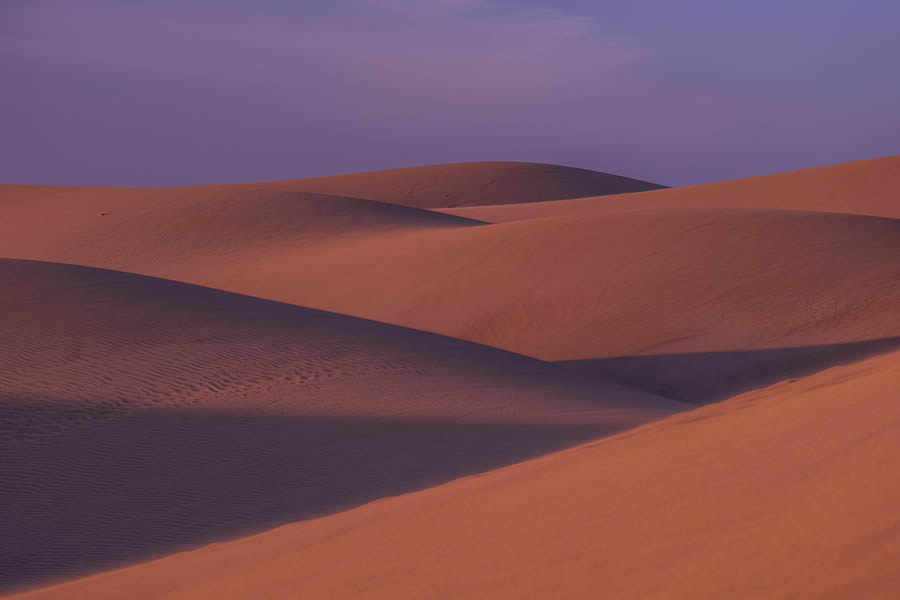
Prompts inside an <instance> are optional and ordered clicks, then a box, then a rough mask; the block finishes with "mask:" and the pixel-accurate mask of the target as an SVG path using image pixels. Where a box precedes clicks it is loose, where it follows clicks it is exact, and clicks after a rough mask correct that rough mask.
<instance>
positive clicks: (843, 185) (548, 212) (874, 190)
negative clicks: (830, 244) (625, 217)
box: [444, 156, 900, 223]
mask: <svg viewBox="0 0 900 600" xmlns="http://www.w3.org/2000/svg"><path fill="white" fill-rule="evenodd" d="M898 189H900V156H888V157H885V158H877V159H873V160H860V161H855V162H848V163H840V164H836V165H828V166H825V167H816V168H812V169H803V170H800V171H788V172H785V173H775V174H774V175H764V176H762V177H751V178H747V179H735V180H733V181H722V182H718V183H707V184H704V185H689V186H684V187H679V188H672V189H670V190H667V191H666V192H665V193H661V194H630V195H628V196H620V197H612V198H602V199H600V198H593V197H592V198H578V199H573V200H570V201H564V202H552V203H540V204H530V205H527V206H525V205H519V206H512V204H515V202H514V201H511V202H510V203H508V204H509V205H506V206H496V207H494V206H485V207H472V208H460V209H448V210H446V211H444V212H449V213H453V214H458V215H463V216H467V217H471V218H473V219H478V220H483V221H490V222H492V223H493V222H499V221H512V220H518V219H531V218H535V217H549V216H563V215H576V214H585V213H590V214H600V213H606V212H611V211H621V210H633V209H648V208H724V207H728V208H771V209H790V210H810V211H826V212H841V213H849V214H855V215H869V216H874V217H891V218H894V219H896V218H900V201H898V200H897V190H898ZM495 204H496V203H495Z"/></svg>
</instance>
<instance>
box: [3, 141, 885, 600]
mask: <svg viewBox="0 0 900 600" xmlns="http://www.w3.org/2000/svg"><path fill="white" fill-rule="evenodd" d="M653 187H655V186H653V185H652V184H646V183H644V182H637V181H635V180H629V179H627V178H617V177H615V176H610V175H606V174H602V173H595V172H591V171H583V170H578V169H568V168H566V167H557V166H552V165H533V164H526V163H462V164H456V165H439V166H434V167H417V168H411V169H397V170H392V171H383V172H374V173H362V174H353V175H344V176H336V177H328V178H313V179H305V180H293V181H283V182H271V183H259V184H240V185H219V186H194V187H185V188H66V187H48V186H0V215H2V218H0V256H5V257H7V258H3V259H0V289H3V290H4V292H3V294H2V295H0V339H3V341H4V348H5V350H4V352H3V354H2V355H0V400H2V404H0V483H2V485H3V488H4V494H3V495H2V496H0V509H2V514H4V515H5V518H4V520H3V522H2V523H0V540H3V542H2V543H0V590H7V591H10V592H13V591H17V590H20V589H22V588H23V586H24V587H38V588H40V589H37V590H36V591H35V592H34V594H36V596H35V597H37V596H40V597H60V598H78V597H83V598H103V597H110V598H111V597H137V598H140V597H148V598H197V597H200V598H202V597H234V598H244V597H250V596H253V597H266V596H269V597H314V598H328V597H333V598H342V597H347V598H350V597H353V598H358V597H399V598H402V597H410V598H421V597H448V598H449V597H510V598H513V597H515V598H520V597H529V594H530V595H531V596H533V597H572V598H579V597H585V598H593V597H598V596H600V597H617V598H619V597H621V598H626V597H627V598H630V597H642V598H643V597H660V598H673V597H685V598H688V597H690V598H697V597H701V598H706V597H708V598H721V597H748V598H756V597H767V598H768V597H786V598H787V597H820V596H821V597H829V596H833V597H847V596H852V597H887V596H888V595H889V594H888V592H889V591H890V590H891V589H892V586H896V585H898V583H900V582H898V580H897V579H896V577H895V576H894V574H893V569H892V568H891V567H890V565H892V564H894V563H895V562H896V561H897V559H898V558H900V553H898V546H897V544H896V542H895V541H894V539H895V538H896V536H895V535H891V534H890V532H891V531H892V530H893V529H896V528H897V527H898V523H897V517H895V516H894V512H895V511H893V510H892V508H891V506H892V505H893V504H895V503H896V502H897V500H898V499H900V498H898V495H900V494H898V491H900V487H898V486H897V485H896V484H895V483H894V482H893V481H892V478H891V477H890V476H889V474H890V473H892V472H893V471H896V469H897V465H896V461H897V459H896V456H900V454H898V452H897V450H898V449H900V448H897V447H896V444H895V443H894V439H895V438H897V436H896V435H895V433H896V432H895V431H893V429H892V427H895V426H896V425H897V424H900V423H898V413H897V409H896V407H895V405H896V397H897V396H896V389H898V384H900V371H898V360H900V355H898V354H896V353H894V350H895V349H896V348H898V347H900V260H898V259H897V257H898V256H900V222H898V220H897V219H898V218H900V204H898V202H897V198H898V196H897V190H898V189H900V158H898V157H893V158H886V159H879V160H873V161H862V162H857V163H847V164H843V165H834V166H830V167H822V168H819V169H810V170H805V171H797V172H792V173H782V174H777V175H772V176H767V177H760V178H753V179H747V180H738V181H733V182H722V183H716V184H708V185H703V186H692V187H686V188H675V189H667V190H656V191H649V192H644V191H642V190H647V189H652V188H653ZM617 192H637V193H627V194H626V193H620V194H619V195H605V196H603V197H598V195H603V194H615V193H617ZM579 196H590V197H584V198H581V197H579ZM544 200H553V201H551V202H546V201H544ZM448 206H462V207H465V208H453V209H445V210H442V211H440V212H439V211H435V210H429V209H433V208H441V207H448ZM450 213H452V214H450ZM429 332H430V333H429ZM836 365H845V366H836ZM766 386H771V387H766ZM741 394H743V395H741ZM716 400H723V402H720V403H717V404H710V405H709V406H705V407H701V408H696V409H694V410H688V411H687V412H683V413H681V414H679V415H675V416H668V417H667V415H671V414H672V413H673V412H678V411H685V410H687V409H689V408H690V407H691V406H692V405H697V404H703V403H708V402H711V401H716ZM665 417H667V418H665ZM660 418H663V419H662V420H659V421H657V422H655V423H653V424H650V425H644V426H643V427H640V428H639V429H636V430H634V431H631V432H628V433H624V434H619V435H615V436H613V437H608V438H605V439H604V440H602V441H599V442H595V443H591V444H588V445H586V446H585V445H582V446H579V447H578V448H575V449H571V450H563V451H561V452H557V453H555V454H551V455H549V456H546V457H544V458H535V457H537V456H539V455H542V454H547V453H551V452H554V451H559V450H560V449H561V448H565V447H570V446H573V445H576V444H584V443H585V442H586V441H588V440H592V439H594V440H596V439H599V438H602V437H603V436H609V435H610V434H614V433H615V432H617V431H620V430H622V429H624V428H630V427H635V426H638V425H641V424H642V423H646V422H648V421H651V420H656V419H660ZM523 461H524V462H523ZM511 463H521V464H516V465H513V466H507V465H510V464H511ZM464 476H471V477H468V478H464V479H461V480H458V481H452V480H454V479H458V478H460V477H464ZM424 488H430V489H427V490H424V491H416V490H423V489H424ZM387 496H397V497H396V498H390V499H383V500H379V499H380V498H385V497H387ZM354 507H356V508H354ZM273 527H278V528H277V529H272V528H273ZM892 528H893V529H892ZM265 530H270V531H265ZM259 532H264V533H261V534H259V535H252V536H251V534H257V533H259ZM247 536H251V537H247ZM227 540H232V541H227ZM220 542H221V543H220ZM204 544H212V545H207V546H204ZM185 551H187V552H186V553H185ZM158 557H162V558H160V559H159V560H153V561H152V562H141V561H147V560H150V559H155V558H158ZM134 563H137V564H134ZM126 565H133V566H128V567H127V568H125V569H123V570H117V571H111V570H110V569H114V568H119V567H122V566H126ZM92 573H99V574H97V575H93V576H89V575H90V574H92ZM73 577H74V578H76V579H75V580H74V581H72V582H71V583H68V584H64V585H63V586H61V587H52V586H51V587H41V586H47V585H50V584H53V583H54V582H55V581H57V580H58V579H60V578H73ZM78 577H81V578H78ZM779 595H780V596H779Z"/></svg>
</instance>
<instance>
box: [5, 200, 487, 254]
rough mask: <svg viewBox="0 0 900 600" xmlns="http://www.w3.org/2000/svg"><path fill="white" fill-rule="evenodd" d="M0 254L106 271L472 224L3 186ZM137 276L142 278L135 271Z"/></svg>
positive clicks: (375, 207)
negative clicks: (129, 261) (123, 262)
mask: <svg viewBox="0 0 900 600" xmlns="http://www.w3.org/2000/svg"><path fill="white" fill-rule="evenodd" d="M0 191H2V196H0V209H2V210H3V212H4V215H5V219H4V220H3V221H2V222H0V253H2V254H5V255H7V256H17V257H24V258H33V259H46V260H51V261H54V260H61V261H64V262H80V263H84V264H92V265H98V266H99V265H103V266H110V265H115V264H120V263H118V262H117V261H118V260H120V259H124V258H127V257H133V258H136V259H137V260H138V261H139V262H140V263H144V264H148V263H152V262H153V261H158V260H165V259H171V260H176V261H177V260H180V259H181V258H182V257H184V258H190V259H195V260H196V259H201V258H203V257H204V256H207V255H212V256H218V257H219V259H217V260H222V253H227V254H229V255H240V254H241V253H244V252H246V251H248V250H249V249H251V248H253V247H255V246H258V245H260V244H265V243H273V242H289V243H290V244H291V245H292V246H293V247H301V246H303V245H306V244H309V243H312V242H317V241H319V242H320V241H324V240H327V241H336V240H343V239H344V238H346V237H351V236H358V235H364V234H372V233H375V232H386V231H399V230H403V229H407V228H414V229H424V230H430V229H432V228H436V227H437V228H439V227H454V226H466V225H477V224H479V223H478V222H477V221H472V220H469V219H465V218H462V217H455V216H452V215H444V214H441V213H437V212H433V211H427V210H420V209H415V208H409V207H405V206H399V205H393V204H385V203H382V202H377V201H373V200H362V199H359V198H344V197H337V196H326V195H321V194H311V193H304V192H289V191H279V190H277V189H267V188H251V187H246V188H235V187H234V186H207V187H198V188H190V187H188V188H79V187H52V186H47V187H41V186H6V187H4V188H0ZM133 266H135V267H136V270H138V271H145V270H146V269H142V268H140V266H139V265H133Z"/></svg>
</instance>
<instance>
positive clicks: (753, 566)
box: [23, 354, 900, 600]
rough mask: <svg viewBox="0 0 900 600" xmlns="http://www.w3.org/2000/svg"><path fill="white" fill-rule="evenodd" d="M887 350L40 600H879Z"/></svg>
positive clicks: (888, 453) (895, 417) (883, 591)
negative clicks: (132, 599) (124, 599)
mask: <svg viewBox="0 0 900 600" xmlns="http://www.w3.org/2000/svg"><path fill="white" fill-rule="evenodd" d="M898 388H900V355H898V354H892V355H888V356H882V357H878V358H875V359H871V360H869V361H866V362H862V363H858V364H855V365H852V366H848V367H841V368H836V369H832V370H829V371H826V372H824V373H820V374H818V375H815V376H812V377H810V378H808V379H804V380H801V381H798V382H795V383H784V384H780V385H778V386H775V387H773V388H770V389H766V390H763V391H758V392H754V393H750V394H747V395H745V396H740V397H737V398H734V399H732V400H729V401H726V402H723V403H721V404H717V405H712V406H707V407H703V408H701V409H698V410H694V411H691V412H688V413H684V414H681V415H676V416H673V417H670V418H668V419H665V420H663V421H658V422H656V423H653V424H650V425H647V426H645V427H642V428H640V429H637V430H635V431H632V432H629V433H625V434H622V435H618V436H615V437H612V438H608V439H605V440H602V441H599V442H594V443H590V444H587V445H584V446H580V447H578V448H574V449H570V450H566V451H563V452H560V453H556V454H553V455H551V456H547V457H543V458H539V459H535V460H532V461H529V462H526V463H523V464H521V465H515V466H511V467H508V468H504V469H501V470H498V471H494V472H491V473H486V474H483V475H479V476H476V477H471V478H468V479H464V480H460V481H455V482H452V483H449V484H446V485H443V486H439V487H436V488H432V489H429V490H425V491H422V492H418V493H414V494H409V495H405V496H401V497H398V498H391V499H386V500H382V501H379V502H375V503H372V504H369V505H367V506H364V507H360V508H358V509H356V510H351V511H348V512H344V513H341V514H337V515H333V516H330V517H325V518H322V519H317V520H313V521H310V522H306V523H297V524H293V525H289V526H286V527H282V528H279V529H276V530H273V531H270V532H267V533H264V534H262V535H259V536H254V537H250V538H247V539H242V540H238V541H235V542H232V543H227V544H219V545H215V546H210V547H207V548H202V549H199V550H196V551H194V552H190V553H187V554H182V555H177V556H172V557H168V558H165V559H162V560H159V561H155V562H150V563H147V564H143V565H138V566H135V567H132V568H128V569H124V570H121V571H114V572H109V573H104V574H102V575H99V576H97V577H93V578H87V579H83V580H80V581H76V582H74V583H72V584H70V585H63V586H60V587H55V588H47V589H44V590H40V591H38V592H36V593H34V594H28V595H25V596H23V600H24V598H29V599H35V600H36V599H38V598H67V599H73V600H74V599H79V598H84V599H87V598H90V599H92V600H94V599H101V598H120V597H121V596H122V595H123V594H124V593H129V594H136V595H139V596H140V597H142V598H187V597H191V598H246V597H249V596H256V597H259V596H260V595H262V594H265V595H267V596H268V597H297V596H304V597H311V598H334V599H338V598H360V597H365V598H393V599H398V598H411V599H412V598H424V597H428V598H461V597H471V598H516V599H518V598H523V597H529V598H532V597H533V598H573V599H575V598H585V599H587V598H598V597H607V598H660V599H662V598H666V599H669V598H773V599H774V598H785V599H788V598H835V599H838V598H890V597H893V595H894V593H895V592H896V590H897V588H898V586H900V573H898V571H897V569H896V565H897V561H898V559H900V538H898V537H897V535H896V532H897V530H898V528H900V515H898V512H897V510H896V507H897V504H898V502H900V485H898V482H897V480H896V477H895V474H896V473H897V471H898V469H900V437H898V436H897V435H896V428H897V427H900V404H898V403H897V401H896V400H897V397H896V390H897V389H898Z"/></svg>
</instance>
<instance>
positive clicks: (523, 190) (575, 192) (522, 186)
mask: <svg viewBox="0 0 900 600" xmlns="http://www.w3.org/2000/svg"><path fill="white" fill-rule="evenodd" d="M280 185H283V186H286V187H294V186H296V188H297V189H300V190H303V191H308V192H317V193H320V194H335V195H339V196H355V197H360V198H368V199H370V200H379V201H381V202H393V203H397V204H405V205H407V206H416V207H419V208H443V207H450V206H483V205H490V204H504V203H507V202H516V203H528V202H540V201H547V200H562V199H565V198H582V197H584V196H605V195H608V194H624V193H629V192H642V191H646V190H655V189H661V188H663V187H664V186H661V185H657V184H655V183H649V182H646V181H640V180H638V179H631V178H629V177H622V176H620V175H610V174H609V173H600V172H598V171H589V170H587V169H574V168H572V167H563V166H560V165H547V164H539V163H523V162H472V163H454V164H446V165H431V166H427V167H408V168H405V169H389V170H386V171H371V172H368V173H351V174H348V175H333V176H330V177H311V178H309V179H298V180H295V181H286V182H281V183H280Z"/></svg>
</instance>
